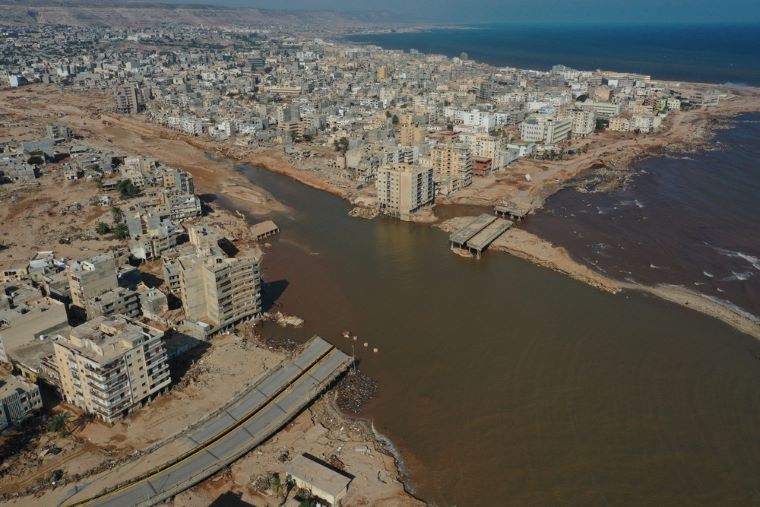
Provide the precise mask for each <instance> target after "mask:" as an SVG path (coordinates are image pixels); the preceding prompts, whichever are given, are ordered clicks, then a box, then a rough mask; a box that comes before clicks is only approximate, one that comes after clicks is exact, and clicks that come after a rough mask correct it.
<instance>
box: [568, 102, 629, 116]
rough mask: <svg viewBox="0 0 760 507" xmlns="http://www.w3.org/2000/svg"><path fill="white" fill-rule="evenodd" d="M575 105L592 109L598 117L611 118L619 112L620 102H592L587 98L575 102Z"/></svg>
mask: <svg viewBox="0 0 760 507" xmlns="http://www.w3.org/2000/svg"><path fill="white" fill-rule="evenodd" d="M576 105H577V106H578V107H580V108H581V109H586V110H589V111H593V112H594V114H596V116H597V117H599V118H612V117H613V116H617V115H619V114H620V111H621V107H620V104H617V103H612V102H592V101H589V100H587V101H586V102H576Z"/></svg>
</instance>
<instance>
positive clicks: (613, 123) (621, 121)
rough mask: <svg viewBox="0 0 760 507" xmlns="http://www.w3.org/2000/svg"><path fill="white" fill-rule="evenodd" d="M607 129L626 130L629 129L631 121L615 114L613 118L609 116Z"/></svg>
mask: <svg viewBox="0 0 760 507" xmlns="http://www.w3.org/2000/svg"><path fill="white" fill-rule="evenodd" d="M608 130H611V131H612V132H628V131H629V130H631V121H630V120H629V119H628V118H623V117H622V116H615V117H614V118H610V125H609V127H608Z"/></svg>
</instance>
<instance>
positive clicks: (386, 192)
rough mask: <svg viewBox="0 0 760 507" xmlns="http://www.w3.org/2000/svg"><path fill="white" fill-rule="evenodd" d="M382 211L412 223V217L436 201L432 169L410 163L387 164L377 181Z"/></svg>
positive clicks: (380, 170)
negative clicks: (414, 213)
mask: <svg viewBox="0 0 760 507" xmlns="http://www.w3.org/2000/svg"><path fill="white" fill-rule="evenodd" d="M375 187H376V189H377V198H378V201H379V203H380V210H381V211H382V212H383V213H385V214H386V215H390V216H394V217H397V218H400V219H401V220H410V219H411V214H412V213H413V212H415V211H417V210H418V209H420V208H421V207H422V206H425V205H426V204H430V203H431V202H433V198H434V197H435V185H434V184H433V169H431V168H424V167H421V166H418V165H411V164H398V163H397V164H388V165H385V166H383V167H381V168H380V169H379V170H378V171H377V177H376V180H375Z"/></svg>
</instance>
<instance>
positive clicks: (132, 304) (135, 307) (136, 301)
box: [85, 287, 140, 319]
mask: <svg viewBox="0 0 760 507" xmlns="http://www.w3.org/2000/svg"><path fill="white" fill-rule="evenodd" d="M85 310H86V312H87V318H88V319H94V318H95V317H101V316H109V315H126V316H129V317H138V316H139V315H140V295H139V294H138V293H137V292H135V291H133V290H132V289H128V288H126V287H116V288H115V289H112V290H109V291H107V292H104V293H103V294H101V295H99V296H95V297H94V298H91V299H88V300H87V303H86V304H85Z"/></svg>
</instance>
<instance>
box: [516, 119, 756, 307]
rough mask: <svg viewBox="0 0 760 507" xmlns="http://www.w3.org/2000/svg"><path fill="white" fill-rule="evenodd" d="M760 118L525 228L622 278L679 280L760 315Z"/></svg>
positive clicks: (582, 195)
mask: <svg viewBox="0 0 760 507" xmlns="http://www.w3.org/2000/svg"><path fill="white" fill-rule="evenodd" d="M758 160H760V114H758V113H751V114H743V115H739V116H737V117H735V118H733V119H730V120H726V121H724V122H723V123H722V124H720V125H719V128H718V129H717V130H716V131H715V134H714V136H713V139H712V142H711V143H710V149H708V150H705V151H698V152H694V153H691V152H690V153H671V154H668V155H667V156H658V157H653V158H647V159H643V160H640V161H638V162H636V163H635V164H634V166H633V170H632V173H631V176H630V177H629V178H628V180H627V181H626V183H625V184H623V185H622V186H621V187H620V188H618V189H616V190H614V191H611V192H598V193H586V192H583V191H578V190H575V189H566V190H563V191H560V192H559V193H557V194H555V195H554V196H552V197H550V198H549V199H548V201H547V202H546V205H545V207H544V208H543V209H542V210H541V211H540V212H538V213H537V214H536V215H535V216H532V217H530V218H529V219H528V220H527V222H526V223H525V227H526V228H527V229H528V230H529V231H531V232H533V233H535V234H537V235H539V236H541V237H543V238H545V239H548V240H550V241H552V242H553V243H556V244H559V245H562V246H563V247H565V248H566V249H567V250H568V251H569V252H570V253H571V255H573V256H574V257H575V258H576V260H579V261H581V262H583V263H585V264H587V265H589V266H590V267H592V268H594V269H595V270H597V271H600V272H602V273H604V274H606V275H609V276H611V277H613V278H617V279H620V280H629V281H633V282H640V283H644V284H647V285H660V284H667V285H679V286H682V287H686V288H689V289H692V290H694V291H697V292H700V293H703V294H705V295H707V296H709V297H711V298H713V299H716V300H720V301H723V302H725V303H727V304H729V305H732V306H735V307H737V308H739V309H741V310H743V311H745V312H748V313H751V314H753V315H755V316H760V164H758Z"/></svg>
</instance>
